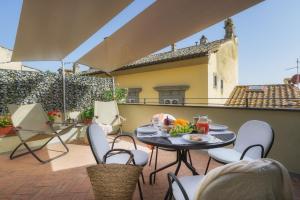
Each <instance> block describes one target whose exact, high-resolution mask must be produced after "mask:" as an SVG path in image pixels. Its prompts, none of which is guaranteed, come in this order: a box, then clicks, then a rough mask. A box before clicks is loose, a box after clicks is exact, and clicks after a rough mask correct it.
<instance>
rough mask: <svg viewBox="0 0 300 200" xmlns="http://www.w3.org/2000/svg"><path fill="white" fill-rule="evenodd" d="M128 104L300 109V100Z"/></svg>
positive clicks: (143, 100) (146, 100) (155, 100)
mask: <svg viewBox="0 0 300 200" xmlns="http://www.w3.org/2000/svg"><path fill="white" fill-rule="evenodd" d="M126 104H144V105H158V104H160V105H161V104H163V105H189V106H197V105H198V106H218V107H242V108H274V109H276V108H284V109H300V98H181V99H179V98H177V99H176V98H173V99H172V98H171V99H159V98H140V99H139V100H137V101H132V100H131V101H127V102H126Z"/></svg>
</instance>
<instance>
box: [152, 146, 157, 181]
mask: <svg viewBox="0 0 300 200" xmlns="http://www.w3.org/2000/svg"><path fill="white" fill-rule="evenodd" d="M155 150H156V152H155V163H154V171H156V169H157V158H158V147H156V149H155ZM155 180H156V173H155V174H154V178H153V184H155Z"/></svg>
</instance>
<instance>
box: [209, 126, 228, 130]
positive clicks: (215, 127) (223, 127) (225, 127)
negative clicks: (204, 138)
mask: <svg viewBox="0 0 300 200" xmlns="http://www.w3.org/2000/svg"><path fill="white" fill-rule="evenodd" d="M227 129H228V126H225V125H222V124H210V125H209V130H211V131H226V130H227Z"/></svg>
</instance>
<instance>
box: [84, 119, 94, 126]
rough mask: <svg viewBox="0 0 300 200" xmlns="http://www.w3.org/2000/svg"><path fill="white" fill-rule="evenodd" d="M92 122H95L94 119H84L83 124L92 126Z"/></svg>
mask: <svg viewBox="0 0 300 200" xmlns="http://www.w3.org/2000/svg"><path fill="white" fill-rule="evenodd" d="M92 121H93V119H84V120H83V123H84V124H85V125H90V124H91V123H92Z"/></svg>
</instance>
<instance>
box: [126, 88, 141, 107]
mask: <svg viewBox="0 0 300 200" xmlns="http://www.w3.org/2000/svg"><path fill="white" fill-rule="evenodd" d="M141 91H142V88H128V91H127V97H126V103H140V96H139V94H140V92H141ZM131 94H133V95H131Z"/></svg>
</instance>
